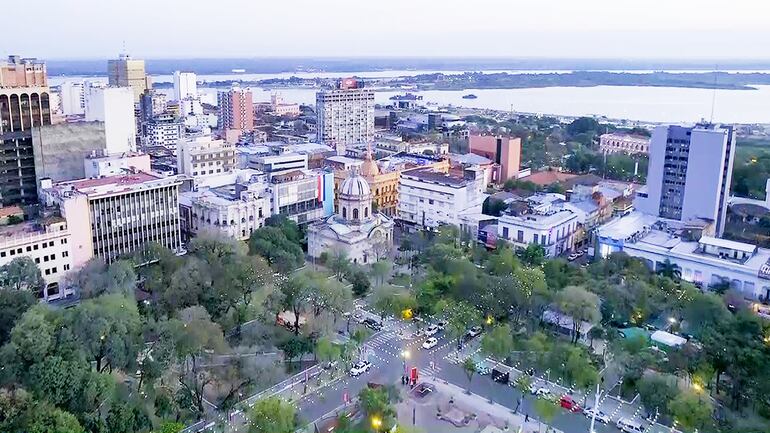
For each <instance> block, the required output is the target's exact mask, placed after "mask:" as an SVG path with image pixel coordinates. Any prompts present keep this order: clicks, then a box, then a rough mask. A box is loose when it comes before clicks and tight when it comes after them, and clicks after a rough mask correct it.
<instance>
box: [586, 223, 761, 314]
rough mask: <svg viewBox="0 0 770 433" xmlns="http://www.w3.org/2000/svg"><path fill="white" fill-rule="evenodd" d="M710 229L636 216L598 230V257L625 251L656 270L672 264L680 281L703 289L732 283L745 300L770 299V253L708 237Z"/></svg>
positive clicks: (702, 226)
mask: <svg viewBox="0 0 770 433" xmlns="http://www.w3.org/2000/svg"><path fill="white" fill-rule="evenodd" d="M712 227H713V226H712V224H711V223H710V222H707V221H702V224H700V225H698V224H696V223H695V222H694V221H690V222H682V221H677V220H672V219H663V218H658V217H656V216H654V215H649V214H644V213H641V212H633V213H631V214H630V215H628V216H625V217H623V218H618V219H615V220H613V221H611V222H609V223H607V224H605V225H603V226H602V227H600V228H599V229H598V231H597V238H596V241H597V247H596V253H597V254H598V255H599V256H600V257H602V258H606V257H608V256H609V255H610V254H612V253H614V252H620V251H622V252H624V253H626V254H628V255H630V256H633V257H638V258H640V259H642V260H643V261H644V262H645V263H647V265H648V266H649V268H650V269H651V270H653V271H656V270H658V269H660V267H661V266H662V265H663V264H664V263H665V262H666V261H667V260H668V261H670V262H671V263H672V264H673V265H675V266H676V267H677V268H678V270H679V272H680V273H681V276H682V279H684V280H686V281H690V282H692V283H694V284H695V285H697V286H699V287H702V288H704V289H705V288H708V287H710V286H713V285H717V284H729V286H730V288H732V289H735V290H738V291H740V292H741V293H742V294H743V296H744V297H745V298H747V299H752V300H768V299H770V250H768V249H765V248H758V247H756V246H755V245H751V244H745V243H742V242H735V241H729V240H726V239H719V238H716V237H713V236H710V233H709V229H710V228H712Z"/></svg>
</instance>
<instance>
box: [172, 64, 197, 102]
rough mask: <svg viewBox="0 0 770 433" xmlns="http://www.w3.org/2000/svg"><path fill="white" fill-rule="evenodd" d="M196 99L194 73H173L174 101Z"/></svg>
mask: <svg viewBox="0 0 770 433" xmlns="http://www.w3.org/2000/svg"><path fill="white" fill-rule="evenodd" d="M197 97H198V83H197V81H196V77H195V73H194V72H180V71H175V72H174V100H176V101H181V100H183V99H185V98H197Z"/></svg>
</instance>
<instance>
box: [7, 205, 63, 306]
mask: <svg viewBox="0 0 770 433" xmlns="http://www.w3.org/2000/svg"><path fill="white" fill-rule="evenodd" d="M70 240H71V235H70V231H69V229H68V227H67V221H66V220H65V219H64V218H61V217H59V216H48V217H43V218H40V219H38V220H34V221H25V222H22V223H19V224H13V225H4V226H0V266H4V265H7V264H8V263H10V262H11V261H12V260H13V259H15V258H17V257H29V258H30V259H32V260H34V262H35V264H37V266H38V268H40V274H41V275H42V277H43V280H45V287H44V288H43V290H42V292H41V293H39V294H38V296H39V297H40V298H41V299H44V300H45V301H54V300H57V299H61V298H64V297H67V296H70V295H72V293H73V292H72V289H70V288H65V285H64V284H63V282H64V276H65V275H66V274H67V273H68V272H69V271H70V270H71V269H72V256H71V255H70V246H71V245H72V243H71V241H70ZM0 278H3V277H2V275H0Z"/></svg>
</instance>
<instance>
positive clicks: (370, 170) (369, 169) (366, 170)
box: [361, 158, 380, 178]
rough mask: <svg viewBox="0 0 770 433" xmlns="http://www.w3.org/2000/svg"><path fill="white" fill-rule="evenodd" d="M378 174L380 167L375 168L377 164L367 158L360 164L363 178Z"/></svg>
mask: <svg viewBox="0 0 770 433" xmlns="http://www.w3.org/2000/svg"><path fill="white" fill-rule="evenodd" d="M379 174H380V167H377V163H376V162H374V160H372V159H370V158H367V159H366V160H365V161H364V162H363V164H361V175H362V176H364V177H370V178H371V177H374V176H378V175H379Z"/></svg>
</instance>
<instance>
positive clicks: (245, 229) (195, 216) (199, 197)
mask: <svg viewBox="0 0 770 433" xmlns="http://www.w3.org/2000/svg"><path fill="white" fill-rule="evenodd" d="M179 210H180V219H181V228H182V236H183V238H184V239H185V240H189V239H190V238H192V237H194V236H195V235H196V234H197V233H199V232H201V231H204V230H205V231H216V232H220V233H222V234H223V235H225V236H228V237H231V238H234V239H238V240H247V239H248V238H249V236H251V233H253V232H254V230H257V229H259V228H261V227H262V226H264V225H265V219H267V218H268V217H270V197H269V196H268V195H267V193H266V191H265V185H264V184H258V183H250V182H237V183H235V184H232V185H223V186H219V187H216V188H203V189H201V190H198V191H189V192H183V193H181V194H180V198H179Z"/></svg>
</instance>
